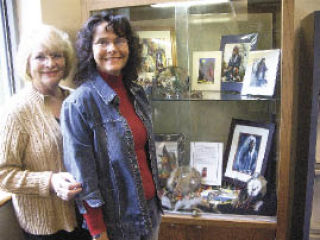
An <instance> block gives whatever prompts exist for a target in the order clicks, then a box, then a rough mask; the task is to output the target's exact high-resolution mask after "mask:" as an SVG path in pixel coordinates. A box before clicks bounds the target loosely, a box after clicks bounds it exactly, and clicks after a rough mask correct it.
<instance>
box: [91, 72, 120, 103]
mask: <svg viewBox="0 0 320 240" xmlns="http://www.w3.org/2000/svg"><path fill="white" fill-rule="evenodd" d="M92 79H93V81H91V84H92V86H93V88H94V89H95V90H96V91H97V93H98V94H99V95H100V97H101V98H102V99H103V101H104V102H105V103H110V102H112V101H113V100H114V98H115V97H116V96H117V94H116V93H115V91H114V90H113V89H112V88H111V87H110V86H109V85H108V84H107V83H106V82H105V81H104V80H103V78H102V77H101V76H100V74H99V73H98V72H97V71H96V72H95V73H94V76H93V78H92Z"/></svg>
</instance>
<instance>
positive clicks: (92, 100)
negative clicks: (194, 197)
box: [61, 13, 161, 240]
mask: <svg viewBox="0 0 320 240" xmlns="http://www.w3.org/2000/svg"><path fill="white" fill-rule="evenodd" d="M76 49H77V53H78V58H79V63H78V70H77V72H76V77H75V83H76V84H78V85H79V87H78V88H77V90H76V91H75V92H73V93H72V94H71V95H70V96H69V97H68V98H67V99H66V101H65V102H64V104H63V108H62V112H61V115H62V121H61V124H62V132H63V141H64V142H63V143H64V161H65V166H66V168H67V170H68V171H69V172H71V173H72V175H73V176H75V178H76V180H77V181H79V182H81V184H82V192H81V193H80V194H79V195H78V196H77V198H76V202H77V206H78V208H79V210H80V212H81V213H82V214H83V216H84V219H85V220H86V223H87V226H88V229H89V231H90V233H91V235H92V236H93V239H103V240H105V239H114V240H115V239H116V240H120V239H123V240H124V239H126V240H128V239H130V240H141V239H148V240H149V239H157V238H158V237H157V235H158V230H159V224H160V211H161V202H160V198H159V197H158V196H159V195H158V194H157V193H158V190H159V184H158V174H157V163H156V155H155V145H154V137H153V133H152V123H151V109H150V106H149V103H148V101H147V98H146V95H145V93H144V91H143V89H142V88H141V87H140V86H138V85H137V84H136V83H135V82H134V81H135V80H136V79H137V77H138V74H137V71H138V68H139V67H140V63H141V61H140V45H139V39H138V38H137V37H136V35H135V34H134V32H133V31H132V29H131V26H130V23H129V21H128V20H127V19H126V18H125V17H123V16H119V15H111V14H107V13H101V14H97V15H94V16H92V17H90V18H89V20H88V21H87V23H86V24H85V25H84V26H83V28H82V29H81V30H80V32H79V34H78V38H77V43H76Z"/></svg>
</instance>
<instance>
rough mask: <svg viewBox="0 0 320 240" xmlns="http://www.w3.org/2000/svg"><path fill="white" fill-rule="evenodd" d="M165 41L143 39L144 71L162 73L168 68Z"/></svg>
mask: <svg viewBox="0 0 320 240" xmlns="http://www.w3.org/2000/svg"><path fill="white" fill-rule="evenodd" d="M164 44H165V41H164V39H150V38H149V39H142V70H143V71H145V72H155V71H161V70H162V69H163V68H165V67H166V66H167V59H166V54H165V47H164V46H163V45H164Z"/></svg>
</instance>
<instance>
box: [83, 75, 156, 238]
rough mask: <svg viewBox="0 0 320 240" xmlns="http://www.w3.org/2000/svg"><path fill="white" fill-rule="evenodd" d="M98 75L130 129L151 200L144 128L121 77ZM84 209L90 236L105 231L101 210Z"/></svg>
mask: <svg viewBox="0 0 320 240" xmlns="http://www.w3.org/2000/svg"><path fill="white" fill-rule="evenodd" d="M100 74H101V76H102V78H103V79H104V80H105V81H106V82H107V83H108V85H109V86H110V87H111V88H112V89H113V90H114V91H115V92H116V93H117V95H118V97H119V100H120V105H119V110H120V113H121V115H122V116H123V117H124V118H125V119H126V120H127V123H128V126H129V127H130V129H131V132H132V135H133V140H134V149H135V152H136V156H137V161H138V165H139V169H140V175H141V180H142V185H143V189H144V195H145V198H146V199H147V200H149V199H152V198H153V197H154V196H155V193H156V189H155V185H154V182H153V179H152V174H151V171H150V168H149V165H148V162H147V155H146V151H145V145H146V143H147V131H146V128H145V126H144V124H143V122H142V121H141V119H140V118H139V116H138V115H137V114H136V112H135V110H134V107H133V104H132V102H131V100H130V98H129V95H128V93H127V90H126V88H125V86H124V84H123V81H122V76H119V77H117V76H112V75H108V74H106V73H100ZM85 207H86V209H87V214H84V215H83V216H84V218H85V219H86V221H87V224H88V228H89V231H90V233H91V235H96V234H99V233H101V232H104V231H105V230H106V227H105V224H104V222H103V216H102V209H101V208H91V207H89V206H88V204H87V203H85Z"/></svg>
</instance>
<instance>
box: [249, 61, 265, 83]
mask: <svg viewBox="0 0 320 240" xmlns="http://www.w3.org/2000/svg"><path fill="white" fill-rule="evenodd" d="M266 71H268V68H267V66H266V58H264V57H263V58H260V59H257V60H256V61H254V62H253V64H252V72H251V81H250V86H254V87H261V86H264V85H266V84H267V83H268V81H267V79H266Z"/></svg>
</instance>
